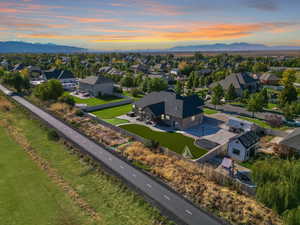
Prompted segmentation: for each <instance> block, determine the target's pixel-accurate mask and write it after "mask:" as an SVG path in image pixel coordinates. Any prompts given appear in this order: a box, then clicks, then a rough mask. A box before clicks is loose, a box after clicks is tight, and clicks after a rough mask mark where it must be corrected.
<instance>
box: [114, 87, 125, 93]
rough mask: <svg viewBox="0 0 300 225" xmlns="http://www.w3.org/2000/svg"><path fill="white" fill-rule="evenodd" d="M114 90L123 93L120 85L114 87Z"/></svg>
mask: <svg viewBox="0 0 300 225" xmlns="http://www.w3.org/2000/svg"><path fill="white" fill-rule="evenodd" d="M114 92H117V93H120V94H122V93H123V89H122V88H120V87H114Z"/></svg>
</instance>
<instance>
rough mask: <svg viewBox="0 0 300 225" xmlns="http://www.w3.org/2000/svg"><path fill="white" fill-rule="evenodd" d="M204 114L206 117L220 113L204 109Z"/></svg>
mask: <svg viewBox="0 0 300 225" xmlns="http://www.w3.org/2000/svg"><path fill="white" fill-rule="evenodd" d="M203 113H204V114H206V115H212V114H216V113H218V111H217V110H214V109H209V108H203Z"/></svg>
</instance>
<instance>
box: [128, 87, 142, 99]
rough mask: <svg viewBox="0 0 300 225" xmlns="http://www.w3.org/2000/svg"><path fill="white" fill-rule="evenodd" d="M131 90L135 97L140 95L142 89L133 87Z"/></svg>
mask: <svg viewBox="0 0 300 225" xmlns="http://www.w3.org/2000/svg"><path fill="white" fill-rule="evenodd" d="M130 92H131V95H132V96H133V97H138V96H139V94H140V91H139V90H138V89H137V88H133V89H132V90H131V91H130Z"/></svg>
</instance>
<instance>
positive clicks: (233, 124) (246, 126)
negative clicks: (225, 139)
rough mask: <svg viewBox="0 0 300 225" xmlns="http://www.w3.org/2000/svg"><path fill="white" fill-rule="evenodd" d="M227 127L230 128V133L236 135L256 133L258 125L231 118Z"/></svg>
mask: <svg viewBox="0 0 300 225" xmlns="http://www.w3.org/2000/svg"><path fill="white" fill-rule="evenodd" d="M226 125H227V127H228V128H229V131H232V132H235V133H241V132H247V131H254V130H256V129H257V126H256V124H254V123H252V122H249V121H246V120H242V119H239V118H236V117H229V118H228V121H227V123H226Z"/></svg>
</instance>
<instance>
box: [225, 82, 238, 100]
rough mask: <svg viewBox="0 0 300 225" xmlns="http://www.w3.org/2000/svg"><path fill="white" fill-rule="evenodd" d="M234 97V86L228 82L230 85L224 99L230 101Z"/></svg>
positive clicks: (235, 95)
mask: <svg viewBox="0 0 300 225" xmlns="http://www.w3.org/2000/svg"><path fill="white" fill-rule="evenodd" d="M236 98H237V94H236V92H235V88H234V86H233V84H230V86H229V88H228V90H227V92H226V94H225V99H226V100H228V101H232V100H234V99H236Z"/></svg>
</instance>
